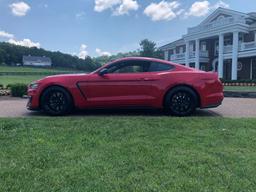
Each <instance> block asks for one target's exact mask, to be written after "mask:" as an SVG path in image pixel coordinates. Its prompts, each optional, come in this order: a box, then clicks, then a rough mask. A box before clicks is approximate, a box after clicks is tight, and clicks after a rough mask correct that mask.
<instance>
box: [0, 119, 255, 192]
mask: <svg viewBox="0 0 256 192" xmlns="http://www.w3.org/2000/svg"><path fill="white" fill-rule="evenodd" d="M255 125H256V119H225V118H171V117H150V116H147V117H119V116H118V117H112V116H109V117H94V116H90V117H82V118H79V117H73V118H31V119H28V118H27V119H0V191H12V192H15V191H22V192H23V191H25V192H30V191H31V192H32V191H65V192H67V191H72V192H76V191H82V192H84V191H90V192H91V191H103V192H111V191H117V192H119V191H157V192H158V191H177V192H181V191H195V192H200V191H214V192H215V191H227V192H230V191H237V192H240V191H255V189H256V181H255V176H256V169H255V167H256V149H255V143H256V126H255Z"/></svg>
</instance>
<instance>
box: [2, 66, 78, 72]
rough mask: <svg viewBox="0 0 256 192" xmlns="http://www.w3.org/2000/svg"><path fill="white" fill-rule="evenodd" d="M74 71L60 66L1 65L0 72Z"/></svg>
mask: <svg viewBox="0 0 256 192" xmlns="http://www.w3.org/2000/svg"><path fill="white" fill-rule="evenodd" d="M69 71H70V72H74V71H75V70H72V69H62V68H37V67H10V66H1V65H0V72H42V73H51V72H52V73H54V72H56V73H59V72H60V73H61V72H69Z"/></svg>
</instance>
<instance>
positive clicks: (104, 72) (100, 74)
mask: <svg viewBox="0 0 256 192" xmlns="http://www.w3.org/2000/svg"><path fill="white" fill-rule="evenodd" d="M107 73H108V69H107V68H103V69H101V70H100V71H99V76H104V75H106V74H107Z"/></svg>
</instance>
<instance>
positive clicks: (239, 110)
mask: <svg viewBox="0 0 256 192" xmlns="http://www.w3.org/2000/svg"><path fill="white" fill-rule="evenodd" d="M26 103H27V100H26V99H17V98H10V97H0V117H33V116H43V115H44V114H42V113H40V112H31V111H28V110H27V109H26ZM88 115H99V116H100V115H104V116H105V115H116V116H118V115H145V116H161V115H164V114H163V113H162V112H161V111H153V110H152V111H151V110H90V111H89V110H87V111H79V112H75V113H74V114H73V115H72V116H88ZM195 116H220V117H236V118H237V117H256V99H243V98H225V99H224V102H223V104H222V105H221V106H220V107H218V108H216V109H205V110H197V112H196V114H195Z"/></svg>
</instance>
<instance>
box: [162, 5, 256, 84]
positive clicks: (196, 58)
mask: <svg viewBox="0 0 256 192" xmlns="http://www.w3.org/2000/svg"><path fill="white" fill-rule="evenodd" d="M160 49H161V50H163V51H164V53H165V54H164V55H165V60H170V61H173V62H175V63H180V64H183V65H186V66H191V67H195V68H197V69H201V70H205V71H216V72H218V74H219V77H220V78H223V79H232V80H237V79H256V13H241V12H237V11H234V10H230V9H224V8H218V9H216V10H215V11H214V12H213V13H212V14H211V15H209V16H208V17H207V18H206V19H205V20H204V21H203V22H202V23H200V24H199V25H198V26H196V27H192V28H188V30H187V34H185V35H183V37H182V39H179V40H177V41H175V42H172V43H169V44H167V45H164V46H162V47H161V48H160Z"/></svg>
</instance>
